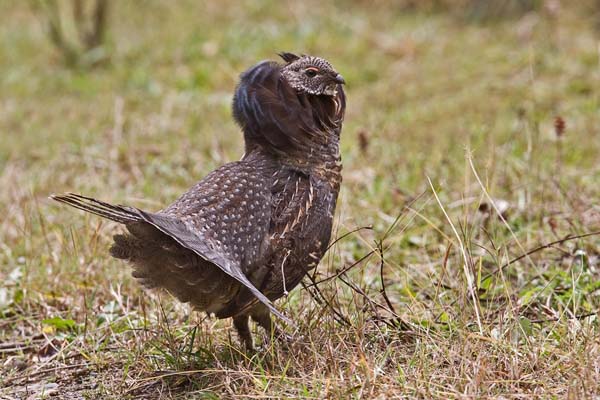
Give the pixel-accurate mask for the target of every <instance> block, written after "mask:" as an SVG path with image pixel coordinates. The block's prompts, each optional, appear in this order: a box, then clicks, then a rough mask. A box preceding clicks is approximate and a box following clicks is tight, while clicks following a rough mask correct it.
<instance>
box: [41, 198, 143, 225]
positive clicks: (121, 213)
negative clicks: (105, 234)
mask: <svg viewBox="0 0 600 400" xmlns="http://www.w3.org/2000/svg"><path fill="white" fill-rule="evenodd" d="M50 198H51V199H53V200H56V201H58V202H61V203H64V204H68V205H70V206H71V207H74V208H78V209H80V210H83V211H86V212H89V213H92V214H95V215H98V216H100V217H104V218H107V219H110V220H111V221H115V222H119V223H121V224H127V223H129V222H137V221H142V218H141V217H140V215H139V214H138V213H137V212H136V211H137V210H135V209H133V208H130V207H127V206H115V205H113V204H109V203H105V202H103V201H100V200H96V199H94V198H91V197H86V196H82V195H80V194H75V193H67V194H60V195H56V194H53V195H50Z"/></svg>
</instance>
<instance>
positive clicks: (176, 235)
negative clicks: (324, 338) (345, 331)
mask: <svg viewBox="0 0 600 400" xmlns="http://www.w3.org/2000/svg"><path fill="white" fill-rule="evenodd" d="M271 174H272V171H271V170H270V169H269V168H267V167H264V166H262V165H252V164H250V163H247V162H234V163H230V164H226V165H224V166H222V167H221V168H219V169H217V170H215V171H213V172H212V173H210V174H209V175H207V176H206V178H204V179H203V180H202V181H200V182H199V183H197V184H196V185H195V186H194V187H192V188H191V189H190V190H189V191H188V192H186V193H185V194H184V195H183V196H181V197H180V198H179V199H178V200H176V201H175V202H174V203H173V204H171V205H170V206H168V207H167V208H165V209H164V210H163V211H161V212H159V213H156V214H150V213H142V215H143V217H144V220H145V221H147V222H148V223H150V224H152V225H154V226H156V227H157V228H158V229H159V230H161V231H162V232H163V233H165V234H167V235H169V236H170V237H172V238H173V239H175V240H176V241H177V242H178V243H179V244H180V245H182V246H183V247H186V248H188V249H190V250H192V251H194V252H195V253H196V254H198V255H199V256H200V257H202V258H204V259H206V260H207V261H210V262H212V263H214V264H215V265H216V266H218V267H219V268H220V269H222V270H223V271H224V272H225V273H226V274H228V275H229V276H231V277H232V278H234V279H236V280H237V281H239V282H240V283H241V284H243V285H244V286H245V287H247V288H248V289H249V290H250V291H251V292H252V294H253V295H254V296H256V298H257V299H258V300H260V301H261V302H263V303H264V304H265V305H266V306H267V307H268V308H269V309H270V310H271V311H272V312H273V313H274V314H275V315H276V316H277V317H279V318H281V319H283V320H286V321H288V322H289V320H288V319H287V318H286V317H284V316H283V315H282V314H281V313H280V312H279V311H277V309H276V308H275V307H274V306H273V305H272V303H271V301H270V300H269V299H267V298H266V297H265V296H264V295H263V294H262V293H261V292H260V291H259V290H258V289H257V288H256V286H254V284H253V283H252V282H251V281H250V280H249V279H248V277H247V276H246V274H245V273H244V272H245V271H246V270H247V268H248V267H249V266H252V265H254V264H256V263H257V262H260V260H261V259H263V258H264V254H265V251H266V250H267V249H266V248H265V243H266V237H267V235H268V231H269V223H270V218H271V206H270V204H271V191H270V185H269V182H270V178H271V176H270V175H271Z"/></svg>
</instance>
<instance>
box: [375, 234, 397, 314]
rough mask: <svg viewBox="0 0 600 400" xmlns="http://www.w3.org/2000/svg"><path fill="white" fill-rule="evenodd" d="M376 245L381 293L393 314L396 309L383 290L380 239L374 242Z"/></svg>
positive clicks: (382, 261) (381, 246) (381, 244)
mask: <svg viewBox="0 0 600 400" xmlns="http://www.w3.org/2000/svg"><path fill="white" fill-rule="evenodd" d="M376 245H377V251H378V252H379V257H380V262H379V277H380V279H381V295H382V296H383V299H384V300H385V302H386V304H387V305H388V307H389V308H390V311H392V312H393V313H394V314H396V309H395V308H394V305H393V304H392V302H391V301H390V299H389V297H388V295H387V292H386V290H385V280H384V279H383V267H384V265H385V261H384V259H383V243H382V242H381V241H378V242H377V243H376Z"/></svg>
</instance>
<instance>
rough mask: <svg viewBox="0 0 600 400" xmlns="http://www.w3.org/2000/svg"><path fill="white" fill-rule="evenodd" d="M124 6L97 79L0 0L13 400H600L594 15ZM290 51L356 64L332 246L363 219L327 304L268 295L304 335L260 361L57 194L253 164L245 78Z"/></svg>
mask: <svg viewBox="0 0 600 400" xmlns="http://www.w3.org/2000/svg"><path fill="white" fill-rule="evenodd" d="M115 3H118V4H116V5H115V7H114V8H113V10H112V16H111V20H110V22H111V25H110V31H109V46H108V48H109V53H110V54H111V61H110V63H109V64H108V65H105V66H102V67H99V68H95V69H70V68H66V67H65V66H64V65H63V63H62V62H61V58H60V55H59V54H58V53H57V52H56V51H55V49H53V48H52V47H51V46H50V45H49V43H48V40H47V37H46V35H45V33H44V31H43V29H42V25H41V23H40V20H39V18H37V17H36V16H35V14H33V13H32V11H31V9H30V8H29V7H28V5H27V3H26V2H20V1H16V0H15V1H11V0H9V1H5V2H1V3H0V14H1V15H2V16H3V18H2V20H3V23H2V24H0V138H1V140H0V187H1V188H2V189H1V190H0V210H2V217H1V220H0V280H1V282H2V284H1V286H0V398H40V397H41V398H43V397H46V396H52V395H60V396H61V398H136V397H141V398H180V397H181V398H187V397H189V398H221V397H222V398H235V397H250V398H270V397H303V398H365V399H371V398H380V399H383V398H387V397H393V396H398V397H421V398H482V397H503V398H531V397H539V398H549V397H553V396H554V397H557V398H566V397H569V398H585V397H588V398H589V397H592V396H593V395H594V394H596V395H598V394H599V393H600V386H599V385H600V384H599V383H598V382H600V325H599V320H598V312H599V311H598V310H599V309H600V262H599V259H600V236H597V235H590V236H587V237H581V238H575V236H577V235H586V234H588V233H594V232H596V233H598V231H600V204H599V202H598V199H599V198H600V197H599V195H600V185H599V183H600V162H599V154H600V120H599V117H600V114H599V109H600V62H599V59H600V52H599V43H600V42H599V35H598V33H597V32H595V31H594V29H593V26H594V21H593V20H592V18H591V15H592V13H589V12H586V11H585V10H581V9H569V8H568V7H567V6H566V5H563V9H562V10H560V11H559V12H556V10H553V9H551V8H550V9H542V10H540V11H539V12H537V13H535V14H527V15H524V16H520V17H513V18H510V19H505V20H494V21H489V22H486V23H485V24H483V23H477V22H473V21H468V20H466V19H464V18H462V17H461V16H460V15H457V13H456V12H455V13H443V12H440V13H434V14H427V15H426V14H424V13H422V12H419V11H414V10H413V11H406V10H402V9H400V8H399V7H394V3H386V2H376V3H375V4H376V5H377V6H373V5H371V4H370V3H369V2H358V3H346V2H338V3H336V4H337V6H334V5H333V3H331V4H330V5H328V4H329V3H327V4H326V3H325V2H317V1H308V2H294V3H288V4H280V3H279V2H276V1H272V2H250V1H248V2H243V3H242V2H240V3H238V2H236V3H234V2H231V4H229V5H228V6H223V5H217V2H203V3H202V4H198V3H197V2H194V1H178V2H169V3H166V2H165V3H162V2H158V1H146V2H143V6H139V7H137V8H134V7H133V5H134V3H133V2H115ZM549 3H551V2H549ZM563 3H567V2H563ZM140 4H142V3H140ZM167 4H168V5H167ZM219 4H222V3H219ZM458 14H460V13H458ZM281 50H290V51H298V52H306V53H314V54H318V55H322V56H325V57H327V58H328V59H329V60H331V61H332V63H333V64H334V66H335V67H336V68H337V69H338V70H339V71H341V73H342V74H343V75H344V77H345V78H346V81H347V82H348V85H347V94H348V111H347V118H346V123H345V127H344V132H343V139H342V154H343V159H344V184H343V188H342V192H341V195H340V201H339V208H338V215H337V227H336V233H335V235H336V236H338V237H340V236H342V235H344V234H345V233H347V232H350V231H352V230H354V229H356V228H360V227H372V229H362V230H359V231H358V232H355V233H352V234H350V235H348V236H345V237H343V239H341V240H340V241H339V242H337V243H336V244H335V246H334V247H333V248H332V249H331V250H330V251H329V253H328V255H327V256H326V257H325V259H324V260H323V261H322V263H321V265H320V267H319V269H318V271H317V275H316V279H317V280H322V279H324V278H326V277H329V276H333V277H334V278H333V279H329V280H325V281H323V282H321V283H319V284H318V285H317V287H318V289H319V291H320V294H318V293H316V291H315V287H312V288H310V291H308V290H295V291H294V292H293V293H292V294H291V295H290V296H289V297H288V298H286V299H284V300H281V301H279V303H278V306H279V307H280V309H282V310H285V312H286V314H287V315H289V316H290V317H291V318H292V319H293V320H295V321H296V322H297V325H298V326H297V328H296V329H294V328H288V329H287V332H288V333H289V334H290V335H292V336H293V340H291V341H290V342H289V343H285V344H280V343H271V342H270V341H269V340H266V338H265V339H264V345H263V346H262V347H261V349H260V350H259V351H257V352H256V353H255V354H247V353H245V352H244V351H243V349H242V347H241V346H240V345H239V343H238V341H237V338H236V336H235V334H234V333H232V329H231V326H230V322H229V321H216V320H214V319H211V318H207V317H206V316H204V315H200V314H198V313H194V312H191V310H190V309H189V308H188V307H187V306H186V305H181V304H177V303H176V302H175V301H174V300H173V299H172V298H171V297H170V296H168V295H165V294H162V295H161V294H152V293H146V292H144V291H142V289H141V288H140V287H139V286H138V285H137V284H136V282H135V281H134V280H133V279H132V278H131V276H130V272H129V270H128V268H127V267H126V266H124V265H123V264H122V263H121V262H119V261H116V260H113V259H111V258H109V257H108V256H107V248H108V246H109V244H110V236H111V235H112V234H114V233H115V232H117V231H118V230H119V228H118V227H117V226H115V225H114V224H112V223H107V222H104V221H101V220H100V219H98V218H95V217H92V216H87V215H83V214H82V213H79V212H73V211H72V210H69V209H65V208H61V207H59V206H58V205H57V204H53V203H51V202H50V201H49V200H48V199H47V196H48V195H49V194H50V193H52V192H63V191H76V192H80V193H84V194H88V195H92V196H96V197H99V198H102V199H106V200H109V201H113V202H118V203H128V204H133V205H137V206H139V207H144V208H147V209H159V208H160V207H161V206H162V205H164V204H166V203H168V202H170V201H172V200H174V199H175V198H176V197H177V195H178V194H180V193H181V192H182V191H184V190H186V189H187V188H188V187H189V186H190V185H191V184H192V183H193V182H195V181H196V180H198V179H200V178H201V177H203V176H204V175H205V174H206V173H207V172H209V171H210V170H212V169H213V168H215V167H216V166H218V165H220V164H222V163H225V162H228V161H232V160H235V159H237V158H239V156H240V154H241V152H242V143H241V136H240V132H239V129H238V128H237V127H236V126H235V125H234V123H233V122H232V119H231V115H230V109H229V107H230V102H231V95H232V92H233V89H234V87H235V84H236V80H237V76H238V74H239V73H240V72H241V71H243V70H244V69H245V68H247V67H248V66H250V65H252V64H253V63H255V62H257V61H258V60H261V59H264V58H275V52H277V51H281ZM556 117H561V118H562V119H563V120H564V122H565V123H566V128H565V130H564V132H562V134H561V135H557V131H556V129H555V127H554V125H555V120H556ZM558 133H561V132H558ZM429 180H430V181H429ZM552 242H555V243H554V244H552V245H550V246H547V247H543V248H541V247H540V246H542V245H544V244H548V243H552ZM532 250H533V251H532ZM527 253H531V254H527ZM525 254H527V255H525ZM346 269H347V271H346V272H344V273H341V271H343V270H346ZM470 282H473V283H472V284H470ZM306 284H307V285H310V281H309V280H307V281H306ZM382 287H384V288H385V290H382ZM470 288H473V289H474V290H471V289H470ZM323 299H326V301H325V302H324V301H323ZM260 335H262V331H257V335H256V337H257V338H259V339H261V336H260ZM202 396H204V397H202Z"/></svg>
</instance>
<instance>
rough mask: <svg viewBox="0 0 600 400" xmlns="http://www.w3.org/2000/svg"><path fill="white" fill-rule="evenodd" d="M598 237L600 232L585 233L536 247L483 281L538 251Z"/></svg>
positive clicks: (496, 270)
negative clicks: (572, 241)
mask: <svg viewBox="0 0 600 400" xmlns="http://www.w3.org/2000/svg"><path fill="white" fill-rule="evenodd" d="M597 235H600V231H594V232H588V233H584V234H581V235H575V236H571V235H567V236H566V237H564V238H563V239H559V240H555V241H554V242H550V243H546V244H543V245H541V246H538V247H535V248H533V249H531V250H529V251H528V252H526V253H523V254H521V255H520V256H518V257H516V258H513V259H512V260H510V261H509V262H507V263H505V264H504V265H502V266H501V267H498V268H496V269H495V270H494V271H493V272H490V273H489V274H487V275H486V276H484V277H483V278H482V280H486V279H488V278H491V277H492V275H494V274H497V273H498V272H500V271H502V270H504V269H505V268H506V267H508V266H509V265H512V264H514V263H516V262H517V261H520V260H522V259H523V258H525V257H529V256H530V255H532V254H534V253H537V252H538V251H542V250H544V249H547V248H549V247H553V246H555V245H557V244H561V243H564V242H569V241H571V240H577V239H582V238H586V237H589V236H597Z"/></svg>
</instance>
